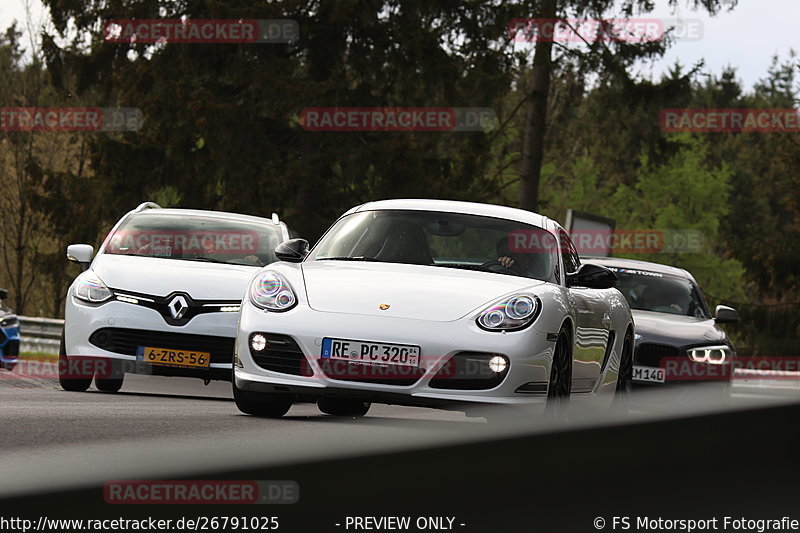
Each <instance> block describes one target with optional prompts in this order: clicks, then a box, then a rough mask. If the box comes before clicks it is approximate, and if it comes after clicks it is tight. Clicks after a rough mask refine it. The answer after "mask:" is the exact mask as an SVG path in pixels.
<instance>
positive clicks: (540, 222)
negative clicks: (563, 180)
mask: <svg viewBox="0 0 800 533" xmlns="http://www.w3.org/2000/svg"><path fill="white" fill-rule="evenodd" d="M390 209H401V210H402V209H406V210H412V211H443V212H448V213H462V214H466V215H479V216H485V217H493V218H503V219H507V220H516V221H517V222H524V223H526V224H531V225H533V226H537V227H540V228H546V229H549V227H551V226H550V224H548V222H549V223H551V224H554V223H555V222H554V221H552V220H550V219H549V218H547V217H544V216H542V215H539V214H537V213H534V212H532V211H525V210H524V209H517V208H514V207H506V206H503V205H492V204H479V203H475V202H459V201H456V200H418V199H404V200H379V201H377V202H368V203H366V204H362V205H360V206H357V207H354V208H352V209H350V210H349V211H348V212H347V213H345V214H346V215H349V214H351V213H356V212H358V211H380V210H390Z"/></svg>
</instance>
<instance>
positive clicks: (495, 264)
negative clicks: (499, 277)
mask: <svg viewBox="0 0 800 533" xmlns="http://www.w3.org/2000/svg"><path fill="white" fill-rule="evenodd" d="M514 266H515V265H511V266H505V265H504V264H503V263H501V262H500V261H498V260H497V259H492V260H491V261H486V262H485V263H483V264H482V265H481V268H483V269H486V270H491V271H492V272H501V271H500V270H494V268H495V267H500V268H502V269H503V270H508V271H510V272H514V273H515V274H519V273H520V272H519V271H518V270H517V269H515V268H514Z"/></svg>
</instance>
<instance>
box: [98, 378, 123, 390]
mask: <svg viewBox="0 0 800 533" xmlns="http://www.w3.org/2000/svg"><path fill="white" fill-rule="evenodd" d="M124 380H125V376H122V377H118V378H97V377H96V378H94V386H95V387H97V390H99V391H100V392H119V390H120V389H121V388H122V382H123V381H124Z"/></svg>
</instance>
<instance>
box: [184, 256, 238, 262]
mask: <svg viewBox="0 0 800 533" xmlns="http://www.w3.org/2000/svg"><path fill="white" fill-rule="evenodd" d="M172 259H179V260H181V261H203V262H205V263H225V261H220V260H219V259H214V258H213V257H203V256H198V257H173V258H172ZM225 264H227V263H225Z"/></svg>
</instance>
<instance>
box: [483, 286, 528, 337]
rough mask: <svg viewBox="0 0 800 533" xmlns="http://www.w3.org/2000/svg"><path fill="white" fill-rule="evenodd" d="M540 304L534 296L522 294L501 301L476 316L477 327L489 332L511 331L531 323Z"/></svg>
mask: <svg viewBox="0 0 800 533" xmlns="http://www.w3.org/2000/svg"><path fill="white" fill-rule="evenodd" d="M540 307H541V303H540V302H539V299H538V298H536V297H535V296H528V295H524V294H520V295H516V296H512V297H511V298H507V299H505V300H501V301H499V302H497V303H495V304H493V305H491V306H490V307H488V308H486V309H485V310H484V311H483V312H482V313H481V314H480V315H479V316H478V320H477V322H478V326H480V327H481V328H483V329H486V330H489V331H513V330H517V329H522V328H524V327H526V326H527V325H529V324H530V323H531V322H533V321H534V320H535V319H536V317H537V316H538V314H539V309H540Z"/></svg>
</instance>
